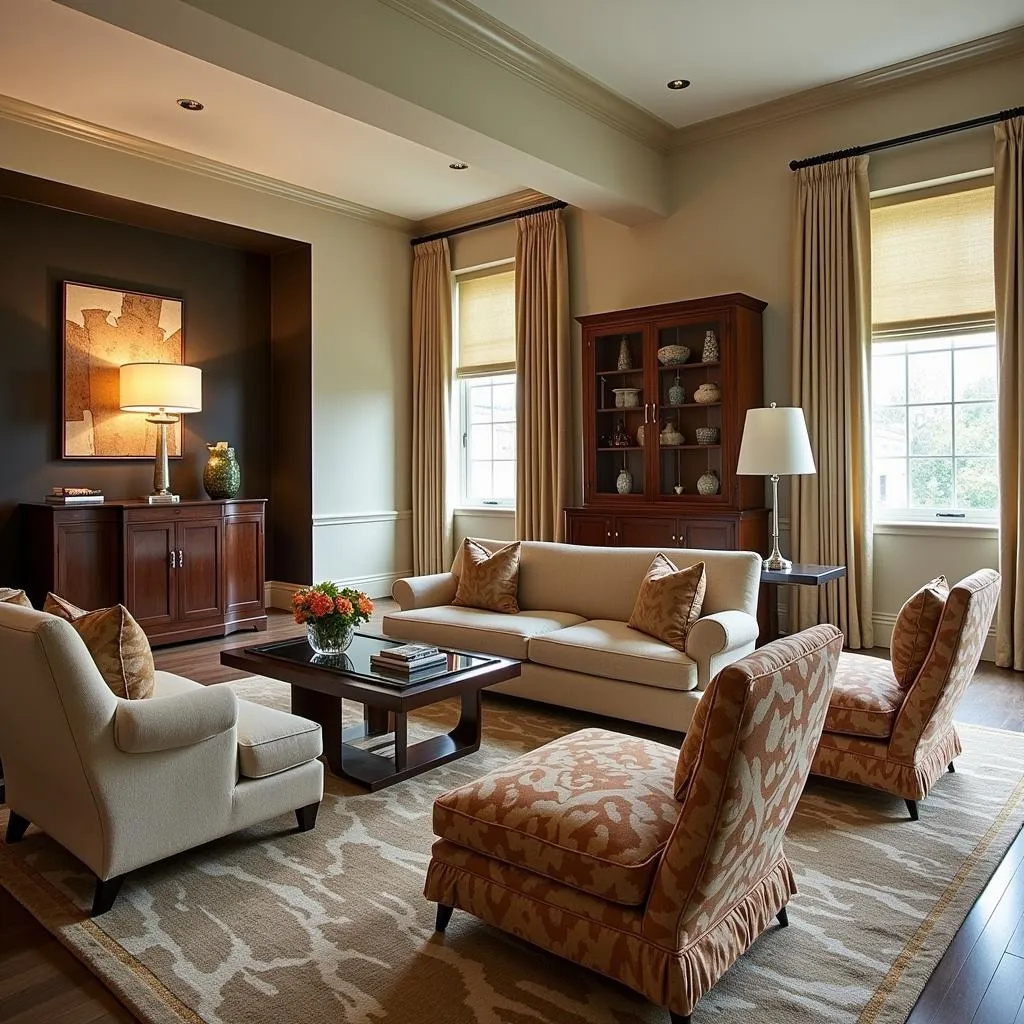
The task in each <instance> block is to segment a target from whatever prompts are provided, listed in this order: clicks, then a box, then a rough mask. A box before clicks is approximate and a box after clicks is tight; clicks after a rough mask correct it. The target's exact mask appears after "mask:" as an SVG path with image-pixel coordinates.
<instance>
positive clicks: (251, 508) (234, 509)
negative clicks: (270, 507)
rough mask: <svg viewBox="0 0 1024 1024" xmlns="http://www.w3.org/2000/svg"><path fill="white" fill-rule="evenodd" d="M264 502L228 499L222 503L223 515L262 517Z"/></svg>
mask: <svg viewBox="0 0 1024 1024" xmlns="http://www.w3.org/2000/svg"><path fill="white" fill-rule="evenodd" d="M265 504H266V503H265V502H262V501H229V502H227V503H226V504H225V505H224V515H225V516H259V517H260V518H261V519H262V518H263V510H264V506H265Z"/></svg>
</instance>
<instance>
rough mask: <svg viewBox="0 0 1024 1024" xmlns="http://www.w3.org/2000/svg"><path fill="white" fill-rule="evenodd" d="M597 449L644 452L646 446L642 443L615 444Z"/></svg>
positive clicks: (602, 450) (601, 450)
mask: <svg viewBox="0 0 1024 1024" xmlns="http://www.w3.org/2000/svg"><path fill="white" fill-rule="evenodd" d="M597 450H598V451H599V452H642V451H643V450H644V446H643V445H642V444H631V445H625V444H615V445H612V446H611V447H610V448H598V449H597Z"/></svg>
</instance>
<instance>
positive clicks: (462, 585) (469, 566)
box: [452, 537, 519, 615]
mask: <svg viewBox="0 0 1024 1024" xmlns="http://www.w3.org/2000/svg"><path fill="white" fill-rule="evenodd" d="M460 569H461V572H460V575H459V587H458V590H456V591H455V600H454V601H452V604H454V605H459V606H460V607H462V608H483V609H485V610H486V611H492V612H504V613H505V614H507V615H513V614H515V613H516V612H518V611H519V604H518V602H517V600H516V596H517V594H518V593H519V541H516V542H515V543H514V544H506V545H505V547H503V548H499V549H498V550H497V551H495V552H494V553H493V554H492V553H491V552H490V551H488V550H487V548H485V547H484V546H483V545H482V544H477V542H476V541H475V540H472V539H470V538H469V537H467V538H466V539H465V540H464V541H463V542H462V563H461V566H460Z"/></svg>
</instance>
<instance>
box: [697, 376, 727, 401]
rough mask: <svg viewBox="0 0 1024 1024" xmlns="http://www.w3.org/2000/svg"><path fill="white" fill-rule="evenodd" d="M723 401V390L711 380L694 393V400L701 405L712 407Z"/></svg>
mask: <svg viewBox="0 0 1024 1024" xmlns="http://www.w3.org/2000/svg"><path fill="white" fill-rule="evenodd" d="M721 399H722V389H721V388H720V387H719V386H718V385H717V384H716V383H715V382H714V381H713V380H709V381H708V382H707V383H705V384H701V386H700V387H699V388H697V390H696V391H694V393H693V400H694V401H695V402H699V403H700V404H701V405H712V404H714V403H715V402H719V401H721Z"/></svg>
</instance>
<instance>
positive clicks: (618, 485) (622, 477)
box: [615, 467, 633, 494]
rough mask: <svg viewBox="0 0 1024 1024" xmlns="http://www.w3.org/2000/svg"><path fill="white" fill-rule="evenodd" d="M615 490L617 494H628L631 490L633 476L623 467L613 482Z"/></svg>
mask: <svg viewBox="0 0 1024 1024" xmlns="http://www.w3.org/2000/svg"><path fill="white" fill-rule="evenodd" d="M615 490H617V491H618V492H619V494H629V493H630V492H631V491H632V490H633V474H632V473H630V471H629V470H628V469H626V468H625V467H623V468H622V469H621V470H620V471H619V475H618V477H617V478H616V480H615Z"/></svg>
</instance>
